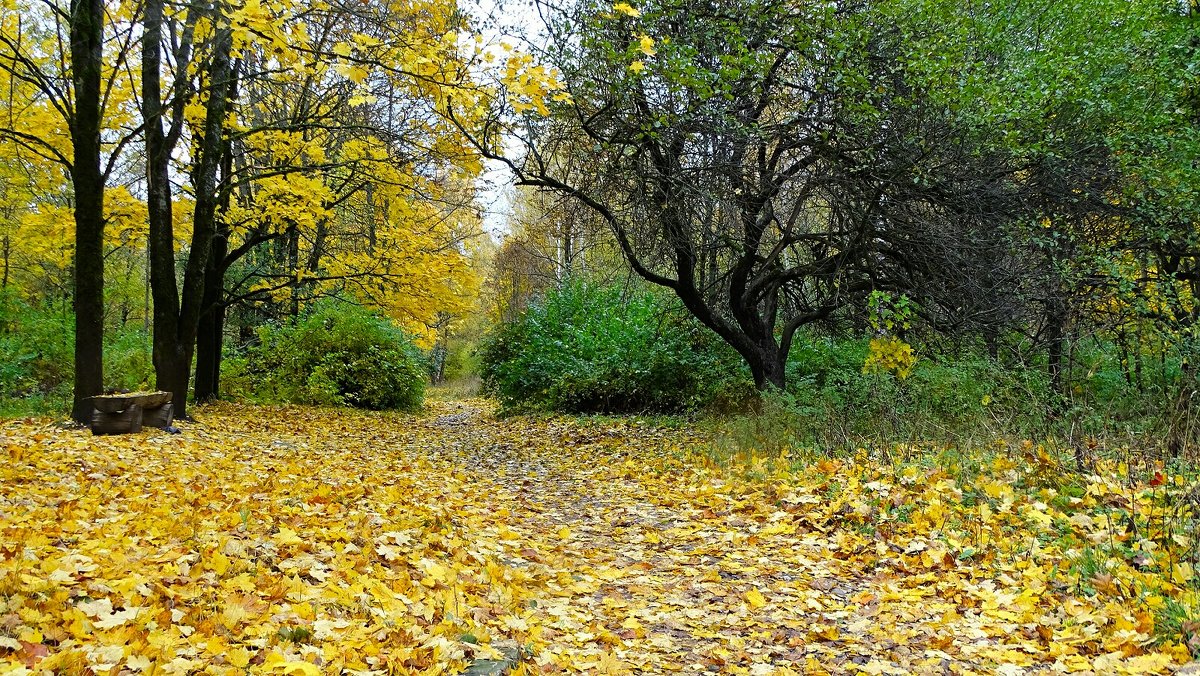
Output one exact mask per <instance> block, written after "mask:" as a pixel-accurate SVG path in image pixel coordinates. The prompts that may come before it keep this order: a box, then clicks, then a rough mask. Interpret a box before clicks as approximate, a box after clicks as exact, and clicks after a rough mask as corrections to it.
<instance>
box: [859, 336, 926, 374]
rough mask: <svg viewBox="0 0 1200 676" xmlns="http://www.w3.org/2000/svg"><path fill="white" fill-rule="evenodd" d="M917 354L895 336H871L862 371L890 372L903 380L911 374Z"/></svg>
mask: <svg viewBox="0 0 1200 676" xmlns="http://www.w3.org/2000/svg"><path fill="white" fill-rule="evenodd" d="M916 363H917V355H916V353H915V352H913V349H912V346H911V345H909V344H908V343H906V342H904V341H903V340H900V339H899V338H897V337H895V336H885V337H881V338H872V339H871V344H870V353H869V354H868V355H867V360H866V362H865V363H864V364H863V373H872V372H874V373H892V374H894V375H895V376H896V377H897V378H899V379H901V380H904V379H905V378H907V377H909V376H910V375H912V370H913V366H915V365H916Z"/></svg>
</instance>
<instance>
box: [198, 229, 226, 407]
mask: <svg viewBox="0 0 1200 676" xmlns="http://www.w3.org/2000/svg"><path fill="white" fill-rule="evenodd" d="M228 248H229V240H228V239H227V238H226V233H224V232H219V233H217V235H216V237H214V238H213V242H212V251H211V252H210V253H209V257H208V265H207V266H205V269H204V298H203V301H202V302H201V305H203V306H204V311H203V313H202V314H201V315H200V323H199V325H198V326H197V328H196V397H195V400H196V401H211V400H213V399H217V398H219V397H220V381H221V349H222V347H223V346H224V333H225V304H224V298H223V296H224V293H225V255H226V253H227V249H228Z"/></svg>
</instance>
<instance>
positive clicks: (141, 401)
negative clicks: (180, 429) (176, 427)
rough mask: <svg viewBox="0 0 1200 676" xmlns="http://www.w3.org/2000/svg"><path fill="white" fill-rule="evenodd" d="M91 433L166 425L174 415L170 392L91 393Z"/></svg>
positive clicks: (124, 431)
mask: <svg viewBox="0 0 1200 676" xmlns="http://www.w3.org/2000/svg"><path fill="white" fill-rule="evenodd" d="M92 409H93V411H92V434H129V433H131V432H141V431H142V427H143V426H146V427H159V428H163V429H166V428H167V427H170V426H171V422H172V421H173V420H174V419H175V417H174V413H172V411H171V393H170V392H131V393H129V394H102V395H99V396H96V397H92Z"/></svg>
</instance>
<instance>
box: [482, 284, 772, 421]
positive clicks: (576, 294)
mask: <svg viewBox="0 0 1200 676" xmlns="http://www.w3.org/2000/svg"><path fill="white" fill-rule="evenodd" d="M481 364H482V375H483V380H484V385H485V387H486V389H487V390H488V391H489V392H491V393H493V394H495V395H496V396H497V397H499V399H500V401H501V404H502V405H503V406H504V407H505V408H507V409H510V410H512V409H522V408H525V409H535V410H558V411H567V412H609V413H615V412H634V411H637V412H669V411H685V410H693V409H696V408H699V407H702V406H706V405H709V404H711V403H713V402H714V401H718V400H721V399H737V398H739V397H745V396H747V395H748V394H749V388H748V385H747V384H748V379H747V376H746V373H745V370H744V369H743V368H742V367H741V365H740V359H739V358H738V357H737V355H736V354H735V353H734V352H733V351H732V350H730V349H729V348H728V347H726V346H725V345H724V344H722V343H721V342H720V341H719V340H718V339H717V338H716V337H715V336H714V335H712V334H711V332H709V331H707V330H705V329H704V328H703V327H701V326H700V325H699V324H697V323H696V322H695V321H692V320H689V319H686V318H685V316H684V314H683V312H682V311H681V309H680V308H679V307H678V304H677V303H675V302H672V301H670V300H668V299H667V298H666V297H665V296H664V295H663V294H659V293H655V292H654V291H649V290H645V289H635V290H633V291H626V290H625V289H623V288H622V287H620V286H605V287H600V286H594V285H589V284H587V283H584V282H574V283H571V284H568V285H565V286H563V287H561V288H559V289H556V290H553V291H551V292H550V293H549V294H548V295H547V296H546V297H545V299H543V300H542V301H541V302H540V303H535V304H533V305H532V306H531V307H530V308H529V309H528V310H527V311H526V312H525V313H524V314H523V315H522V317H521V318H520V319H519V320H518V321H515V322H511V323H509V324H505V325H502V326H500V327H499V328H498V329H497V330H496V331H495V332H494V333H493V334H492V335H491V336H490V337H489V338H488V339H487V340H486V341H485V342H484V345H483V346H482V349H481Z"/></svg>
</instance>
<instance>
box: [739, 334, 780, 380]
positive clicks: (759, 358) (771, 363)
mask: <svg viewBox="0 0 1200 676" xmlns="http://www.w3.org/2000/svg"><path fill="white" fill-rule="evenodd" d="M738 352H740V353H741V354H742V357H743V358H745V360H746V363H747V364H749V365H750V373H751V375H753V376H754V387H755V388H757V389H758V391H759V392H766V391H767V390H771V389H775V390H779V391H783V389H784V387H785V386H786V385H787V357H786V355H781V354H780V350H779V349H778V348H776V347H775V346H774V345H773V344H772V345H769V346H758V347H756V348H755V349H754V350H753V351H752V352H750V353H749V354H748V353H747V352H744V351H742V350H738Z"/></svg>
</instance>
